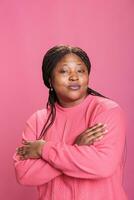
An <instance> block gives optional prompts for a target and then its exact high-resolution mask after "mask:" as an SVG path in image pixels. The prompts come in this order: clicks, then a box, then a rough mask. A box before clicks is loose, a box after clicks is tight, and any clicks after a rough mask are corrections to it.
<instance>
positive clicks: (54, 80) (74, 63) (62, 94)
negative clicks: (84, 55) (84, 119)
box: [51, 53, 89, 107]
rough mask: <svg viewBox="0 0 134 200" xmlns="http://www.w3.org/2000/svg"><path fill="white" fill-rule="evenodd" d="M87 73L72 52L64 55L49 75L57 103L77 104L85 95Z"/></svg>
mask: <svg viewBox="0 0 134 200" xmlns="http://www.w3.org/2000/svg"><path fill="white" fill-rule="evenodd" d="M88 81H89V75H88V70H87V67H86V65H85V64H84V62H83V61H82V60H81V58H80V57H79V56H77V55H75V54H73V53H71V54H67V55H65V56H64V57H63V58H62V59H61V60H60V61H59V62H58V63H57V65H56V67H55V68H54V70H53V72H52V76H51V85H52V87H53V88H54V90H55V92H56V94H57V97H58V100H59V103H60V104H61V105H62V106H64V107H70V106H73V105H76V104H79V103H80V102H81V101H82V100H83V99H84V98H85V97H86V96H87V88H88Z"/></svg>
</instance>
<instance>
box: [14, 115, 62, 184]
mask: <svg viewBox="0 0 134 200" xmlns="http://www.w3.org/2000/svg"><path fill="white" fill-rule="evenodd" d="M22 138H23V139H25V140H32V141H34V140H36V113H34V114H33V115H32V116H31V117H30V118H29V120H27V122H26V126H25V128H24V131H23V133H22ZM13 160H14V166H15V172H16V178H17V181H18V182H19V183H20V184H24V185H31V186H34V185H42V184H44V183H47V182H49V181H51V180H52V179H54V178H55V177H57V176H59V175H60V174H61V171H59V170H58V169H55V168H54V167H53V166H51V165H50V164H49V163H48V162H47V161H45V160H43V159H28V160H20V159H19V156H18V155H17V154H16V153H15V154H14V156H13Z"/></svg>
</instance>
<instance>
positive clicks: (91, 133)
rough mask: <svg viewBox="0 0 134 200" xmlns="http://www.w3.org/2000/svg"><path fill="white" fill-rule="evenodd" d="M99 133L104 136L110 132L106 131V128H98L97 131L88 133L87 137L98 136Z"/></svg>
mask: <svg viewBox="0 0 134 200" xmlns="http://www.w3.org/2000/svg"><path fill="white" fill-rule="evenodd" d="M99 132H100V133H102V134H106V133H107V132H108V130H107V129H105V128H98V129H96V130H92V131H89V132H87V133H86V135H87V136H91V135H96V134H98V133H99Z"/></svg>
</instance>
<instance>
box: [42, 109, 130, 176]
mask: <svg viewBox="0 0 134 200" xmlns="http://www.w3.org/2000/svg"><path fill="white" fill-rule="evenodd" d="M100 122H101V123H103V124H107V129H108V133H107V134H106V135H105V136H104V137H103V139H101V140H100V141H98V142H95V143H94V145H91V146H86V145H83V146H78V145H77V144H75V145H68V144H65V143H60V142H51V141H50V142H47V143H46V145H44V148H43V150H42V158H43V159H44V160H46V161H47V162H49V163H50V164H51V165H53V166H54V167H55V168H57V169H59V170H61V171H62V172H63V173H64V174H66V175H68V176H71V177H77V178H84V179H99V178H105V177H108V176H111V175H112V174H113V173H114V171H115V170H116V169H117V167H121V161H122V155H123V150H124V144H125V129H126V123H125V117H124V113H123V111H122V109H121V108H120V107H118V106H117V107H115V108H112V109H109V110H106V111H104V112H102V113H100V114H99V115H97V116H96V117H95V119H94V120H93V121H92V125H94V124H96V123H100Z"/></svg>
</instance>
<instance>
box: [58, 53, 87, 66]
mask: <svg viewBox="0 0 134 200" xmlns="http://www.w3.org/2000/svg"><path fill="white" fill-rule="evenodd" d="M71 63H72V64H73V63H77V64H78V63H81V64H84V62H83V61H82V60H81V58H80V57H79V56H77V55H76V54H74V53H70V54H67V55H65V56H64V57H63V58H61V60H60V61H59V62H58V63H57V65H58V64H71Z"/></svg>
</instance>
